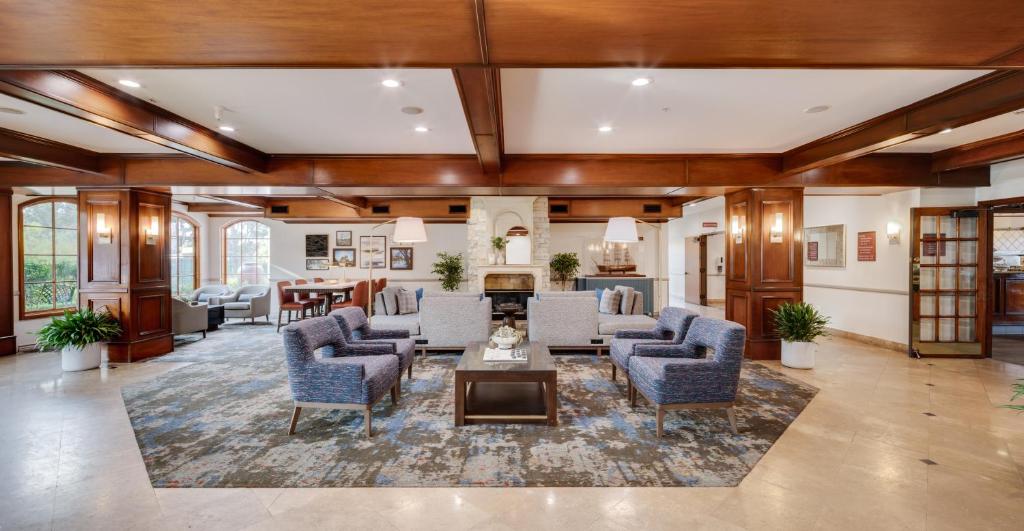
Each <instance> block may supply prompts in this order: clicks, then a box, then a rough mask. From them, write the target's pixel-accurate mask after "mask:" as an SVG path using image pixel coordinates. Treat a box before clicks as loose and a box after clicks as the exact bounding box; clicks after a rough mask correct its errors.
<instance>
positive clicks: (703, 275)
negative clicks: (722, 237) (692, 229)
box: [697, 234, 708, 306]
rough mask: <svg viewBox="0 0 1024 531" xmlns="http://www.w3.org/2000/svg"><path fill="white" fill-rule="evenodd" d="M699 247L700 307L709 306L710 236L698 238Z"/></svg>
mask: <svg viewBox="0 0 1024 531" xmlns="http://www.w3.org/2000/svg"><path fill="white" fill-rule="evenodd" d="M697 245H698V246H700V268H699V270H698V271H699V273H700V305H701V306H707V305H708V236H707V235H706V234H705V235H703V236H700V237H699V238H697Z"/></svg>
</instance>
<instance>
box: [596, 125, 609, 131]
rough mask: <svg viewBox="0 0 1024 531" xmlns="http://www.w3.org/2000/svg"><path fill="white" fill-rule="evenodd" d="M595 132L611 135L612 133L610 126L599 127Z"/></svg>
mask: <svg viewBox="0 0 1024 531" xmlns="http://www.w3.org/2000/svg"><path fill="white" fill-rule="evenodd" d="M597 130H598V131H600V132H602V133H611V132H612V126H610V125H602V126H601V127H598V128H597Z"/></svg>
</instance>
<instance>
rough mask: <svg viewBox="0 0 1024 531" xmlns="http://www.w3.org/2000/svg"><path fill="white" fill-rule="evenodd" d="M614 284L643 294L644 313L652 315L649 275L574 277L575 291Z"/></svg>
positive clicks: (651, 292) (651, 291)
mask: <svg viewBox="0 0 1024 531" xmlns="http://www.w3.org/2000/svg"><path fill="white" fill-rule="evenodd" d="M615 286H626V287H630V288H633V289H635V290H636V291H639V292H641V293H643V294H644V313H645V314H647V315H654V279H653V278H650V277H641V276H628V275H606V276H590V277H579V278H577V279H576V291H593V290H595V289H605V288H607V289H614V288H615Z"/></svg>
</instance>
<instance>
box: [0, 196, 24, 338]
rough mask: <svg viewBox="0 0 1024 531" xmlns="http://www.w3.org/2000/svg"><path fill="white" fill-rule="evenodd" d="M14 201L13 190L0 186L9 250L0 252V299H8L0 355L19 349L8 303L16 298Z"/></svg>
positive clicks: (1, 235)
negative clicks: (12, 251)
mask: <svg viewBox="0 0 1024 531" xmlns="http://www.w3.org/2000/svg"><path fill="white" fill-rule="evenodd" d="M13 203H14V201H13V191H12V190H11V189H10V188H0V249H6V250H7V252H0V301H6V302H5V303H4V304H0V356H7V355H10V354H14V353H16V352H17V351H18V338H17V337H15V335H14V305H13V304H11V305H8V304H7V302H12V300H13V299H14V260H13V257H12V256H11V251H10V250H11V249H12V248H13V247H14V245H13V241H12V238H13V237H14V230H15V227H13V226H12V223H13V222H12V219H13V217H14V216H13V208H14V205H13ZM19 232H20V231H19ZM19 254H20V253H19Z"/></svg>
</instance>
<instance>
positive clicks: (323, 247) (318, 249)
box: [306, 234, 330, 258]
mask: <svg viewBox="0 0 1024 531" xmlns="http://www.w3.org/2000/svg"><path fill="white" fill-rule="evenodd" d="M328 238H329V237H328V236H327V235H326V234H307V235H306V256H307V257H310V258H327V257H328V256H330V255H329V254H327V247H328V242H329V240H328Z"/></svg>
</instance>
